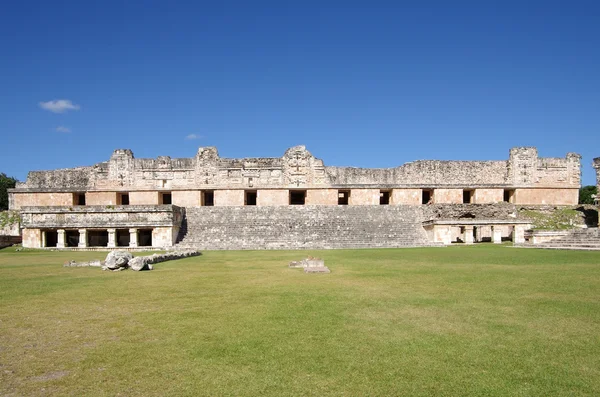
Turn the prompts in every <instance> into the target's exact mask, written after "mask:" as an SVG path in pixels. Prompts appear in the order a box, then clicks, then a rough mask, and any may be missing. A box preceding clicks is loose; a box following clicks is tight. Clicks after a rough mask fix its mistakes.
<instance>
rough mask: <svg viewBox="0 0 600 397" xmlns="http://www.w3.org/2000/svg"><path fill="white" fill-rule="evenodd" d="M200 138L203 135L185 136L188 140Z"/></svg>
mask: <svg viewBox="0 0 600 397" xmlns="http://www.w3.org/2000/svg"><path fill="white" fill-rule="evenodd" d="M200 138H202V135H196V134H190V135H188V136H186V137H185V139H186V140H188V141H191V140H193V139H200Z"/></svg>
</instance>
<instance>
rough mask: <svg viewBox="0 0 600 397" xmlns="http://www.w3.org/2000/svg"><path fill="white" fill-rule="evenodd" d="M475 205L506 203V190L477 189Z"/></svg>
mask: <svg viewBox="0 0 600 397" xmlns="http://www.w3.org/2000/svg"><path fill="white" fill-rule="evenodd" d="M473 200H474V201H473V202H474V203H475V204H491V203H501V202H503V201H504V189H475V192H474V198H473Z"/></svg>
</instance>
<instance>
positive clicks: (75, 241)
mask: <svg viewBox="0 0 600 397" xmlns="http://www.w3.org/2000/svg"><path fill="white" fill-rule="evenodd" d="M65 245H66V246H67V247H78V246H79V230H65Z"/></svg>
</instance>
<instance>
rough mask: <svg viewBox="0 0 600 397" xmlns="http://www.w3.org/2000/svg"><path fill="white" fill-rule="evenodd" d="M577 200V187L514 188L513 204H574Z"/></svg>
mask: <svg viewBox="0 0 600 397" xmlns="http://www.w3.org/2000/svg"><path fill="white" fill-rule="evenodd" d="M578 201H579V189H578V188H577V189H516V190H515V193H514V202H515V204H540V205H542V204H554V205H575V204H577V202H578Z"/></svg>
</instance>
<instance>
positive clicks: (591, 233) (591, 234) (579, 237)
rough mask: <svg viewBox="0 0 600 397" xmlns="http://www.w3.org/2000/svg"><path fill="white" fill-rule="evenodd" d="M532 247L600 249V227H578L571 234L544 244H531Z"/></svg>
mask: <svg viewBox="0 0 600 397" xmlns="http://www.w3.org/2000/svg"><path fill="white" fill-rule="evenodd" d="M529 247H532V248H548V249H573V250H600V228H597V227H595V228H588V229H576V230H573V231H572V232H571V233H569V235H567V236H565V237H560V238H557V239H555V240H551V241H548V242H546V243H542V244H536V245H529Z"/></svg>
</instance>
